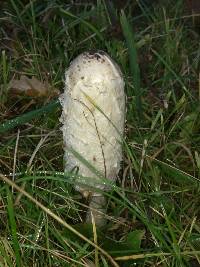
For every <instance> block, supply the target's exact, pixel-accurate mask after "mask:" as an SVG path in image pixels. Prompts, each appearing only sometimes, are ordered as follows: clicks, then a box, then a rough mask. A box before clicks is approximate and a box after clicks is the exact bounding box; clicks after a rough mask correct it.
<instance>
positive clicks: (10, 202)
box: [7, 187, 21, 267]
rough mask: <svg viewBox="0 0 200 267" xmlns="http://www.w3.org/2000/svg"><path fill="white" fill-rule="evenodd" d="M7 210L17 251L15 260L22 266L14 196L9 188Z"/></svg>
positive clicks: (18, 266)
mask: <svg viewBox="0 0 200 267" xmlns="http://www.w3.org/2000/svg"><path fill="white" fill-rule="evenodd" d="M7 201H8V205H7V209H8V218H9V224H10V230H11V234H12V242H13V248H14V251H15V260H16V266H17V267H20V266H21V255H20V254H21V252H20V245H19V242H18V238H17V226H16V221H15V212H14V206H13V200H12V195H11V192H10V190H9V188H8V187H7Z"/></svg>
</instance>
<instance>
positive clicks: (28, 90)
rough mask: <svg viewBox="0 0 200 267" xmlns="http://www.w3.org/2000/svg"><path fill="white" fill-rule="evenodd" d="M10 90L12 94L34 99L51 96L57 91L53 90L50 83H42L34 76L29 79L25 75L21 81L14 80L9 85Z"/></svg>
mask: <svg viewBox="0 0 200 267" xmlns="http://www.w3.org/2000/svg"><path fill="white" fill-rule="evenodd" d="M9 89H10V90H11V92H12V93H15V94H24V95H27V96H32V97H42V96H47V95H49V94H50V91H51V92H54V93H55V89H54V90H53V88H51V86H50V85H49V84H48V82H41V81H39V80H38V79H37V78H35V77H34V76H33V77H32V78H28V77H27V76H25V75H22V76H21V77H20V79H19V80H17V79H13V80H12V81H11V82H10V84H9ZM50 89H51V90H50Z"/></svg>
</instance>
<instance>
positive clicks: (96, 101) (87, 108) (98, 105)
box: [60, 51, 125, 194]
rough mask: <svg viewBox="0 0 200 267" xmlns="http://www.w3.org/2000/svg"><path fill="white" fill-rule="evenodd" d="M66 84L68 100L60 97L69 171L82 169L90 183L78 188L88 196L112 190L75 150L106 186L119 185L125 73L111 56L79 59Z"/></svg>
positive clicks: (77, 183) (78, 182) (91, 54)
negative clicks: (76, 153) (117, 183)
mask: <svg viewBox="0 0 200 267" xmlns="http://www.w3.org/2000/svg"><path fill="white" fill-rule="evenodd" d="M65 78H66V79H65V90H64V94H63V95H62V96H61V97H60V101H61V104H62V106H63V113H62V117H61V121H62V123H63V127H62V131H63V138H64V145H65V151H66V152H65V162H66V165H65V169H66V170H67V171H69V170H70V169H72V168H74V167H75V166H77V167H78V169H79V174H80V175H82V176H83V177H85V178H80V179H76V181H75V187H76V189H77V190H79V191H81V192H82V193H83V194H86V193H87V192H91V191H93V189H94V188H100V189H109V186H108V185H106V180H105V179H101V178H100V177H99V175H97V174H94V172H93V171H92V169H91V168H89V167H88V166H86V164H84V163H83V162H82V161H81V160H80V157H79V158H77V157H76V156H75V155H74V153H73V152H72V150H73V151H76V152H78V154H79V155H80V156H81V157H82V158H84V159H85V160H86V161H87V162H88V163H89V164H91V165H92V166H93V167H94V168H95V169H96V170H98V171H99V172H100V173H101V174H102V176H103V177H105V178H106V179H107V180H112V181H114V180H115V179H116V177H117V174H118V171H119V169H120V161H121V159H122V146H121V138H122V135H123V132H124V117H125V94H124V80H123V77H122V73H121V71H120V68H119V66H118V65H117V64H116V63H115V62H114V61H113V60H112V59H111V58H110V57H109V55H108V54H106V53H105V52H103V51H96V52H95V51H94V52H93V51H92V52H85V53H82V54H81V55H79V56H78V57H77V58H75V59H74V60H73V61H72V63H71V64H70V67H69V68H68V70H67V71H66V74H65ZM86 177H87V178H86ZM89 177H90V178H89ZM91 187H94V188H93V189H92V188H91Z"/></svg>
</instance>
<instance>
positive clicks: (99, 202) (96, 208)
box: [86, 194, 107, 227]
mask: <svg viewBox="0 0 200 267" xmlns="http://www.w3.org/2000/svg"><path fill="white" fill-rule="evenodd" d="M106 202H107V201H106V197H105V196H103V195H100V194H99V195H93V196H92V197H91V199H90V203H89V209H88V211H87V215H86V223H91V222H92V216H93V219H94V222H95V225H97V226H98V227H102V226H104V225H105V224H106V218H105V214H106Z"/></svg>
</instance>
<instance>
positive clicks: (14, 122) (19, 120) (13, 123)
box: [0, 100, 59, 133]
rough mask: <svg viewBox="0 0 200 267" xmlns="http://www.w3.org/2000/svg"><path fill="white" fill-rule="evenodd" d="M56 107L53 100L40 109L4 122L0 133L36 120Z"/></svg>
mask: <svg viewBox="0 0 200 267" xmlns="http://www.w3.org/2000/svg"><path fill="white" fill-rule="evenodd" d="M58 106H59V101H58V100H54V101H52V102H51V103H49V104H48V105H46V106H44V107H42V108H39V109H36V110H34V111H30V112H28V113H25V114H23V115H20V116H18V117H16V118H15V119H11V120H7V121H6V122H4V123H2V124H1V125H0V133H5V132H7V131H9V130H11V129H13V128H15V127H17V126H19V125H22V124H24V123H27V122H29V121H30V120H32V119H34V118H38V117H39V116H41V115H44V114H45V113H49V112H51V111H52V110H54V109H55V108H57V107H58Z"/></svg>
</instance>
